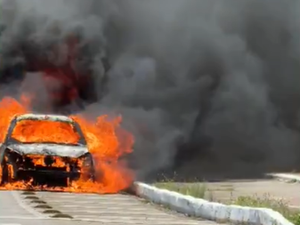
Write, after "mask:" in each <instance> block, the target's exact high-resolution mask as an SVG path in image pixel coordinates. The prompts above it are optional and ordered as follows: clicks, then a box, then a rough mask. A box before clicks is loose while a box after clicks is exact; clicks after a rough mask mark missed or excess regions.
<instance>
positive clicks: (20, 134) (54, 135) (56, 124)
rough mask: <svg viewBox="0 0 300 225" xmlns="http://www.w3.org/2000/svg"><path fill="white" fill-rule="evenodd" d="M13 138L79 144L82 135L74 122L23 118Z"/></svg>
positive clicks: (32, 141)
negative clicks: (77, 130) (75, 127)
mask: <svg viewBox="0 0 300 225" xmlns="http://www.w3.org/2000/svg"><path fill="white" fill-rule="evenodd" d="M11 138H12V139H13V140H15V141H18V142H21V143H25V144H26V143H56V144H71V145H79V144H80V143H79V141H80V135H79V134H78V132H76V130H75V129H74V126H73V124H71V123H67V122H61V121H48V120H21V121H18V122H17V123H16V126H15V127H14V129H13V132H12V134H11Z"/></svg>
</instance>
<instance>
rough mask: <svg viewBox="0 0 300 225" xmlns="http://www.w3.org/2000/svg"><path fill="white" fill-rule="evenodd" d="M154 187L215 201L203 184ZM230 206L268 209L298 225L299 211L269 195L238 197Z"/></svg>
mask: <svg viewBox="0 0 300 225" xmlns="http://www.w3.org/2000/svg"><path fill="white" fill-rule="evenodd" d="M155 186H156V187H158V188H162V189H167V190H170V191H175V192H178V193H181V194H184V195H190V196H193V197H196V198H206V199H207V200H210V201H216V199H215V198H214V196H213V193H212V192H211V191H210V190H208V189H207V187H206V185H205V184H203V183H174V182H163V183H156V184H155ZM225 191H226V190H225ZM227 191H231V192H232V191H233V189H229V188H228V190H227ZM231 204H235V205H240V206H250V207H260V208H270V209H273V210H275V211H277V212H279V213H280V214H282V215H283V216H284V217H285V218H286V219H288V220H289V221H291V222H292V223H294V224H295V225H300V212H299V211H296V210H292V209H290V208H289V207H288V204H287V202H284V201H283V200H277V199H273V198H271V196H269V195H264V196H263V197H258V196H240V197H238V198H237V199H235V200H232V201H231Z"/></svg>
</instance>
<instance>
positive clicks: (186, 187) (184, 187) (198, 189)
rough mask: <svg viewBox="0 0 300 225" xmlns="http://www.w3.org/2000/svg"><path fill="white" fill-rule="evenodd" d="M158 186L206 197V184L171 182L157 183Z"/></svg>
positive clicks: (197, 196)
mask: <svg viewBox="0 0 300 225" xmlns="http://www.w3.org/2000/svg"><path fill="white" fill-rule="evenodd" d="M155 186H156V187H158V188H162V189H167V190H170V191H175V192H178V193H181V194H184V195H190V196H193V197H196V198H204V195H205V192H206V186H205V184H199V183H191V184H176V183H171V182H165V183H157V184H155Z"/></svg>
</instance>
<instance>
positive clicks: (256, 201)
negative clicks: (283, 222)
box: [232, 195, 300, 225]
mask: <svg viewBox="0 0 300 225" xmlns="http://www.w3.org/2000/svg"><path fill="white" fill-rule="evenodd" d="M232 203H233V204H236V205H241V206H250V207H260V208H270V209H273V210H275V211H277V212H279V213H280V214H281V215H283V216H284V217H285V218H286V219H288V220H289V221H291V222H292V223H294V224H295V225H300V212H299V211H296V210H291V209H290V208H289V207H288V203H287V202H284V201H283V200H276V199H272V198H271V196H269V195H265V196H263V197H258V196H253V197H251V196H240V197H238V198H237V199H236V200H235V201H233V202H232Z"/></svg>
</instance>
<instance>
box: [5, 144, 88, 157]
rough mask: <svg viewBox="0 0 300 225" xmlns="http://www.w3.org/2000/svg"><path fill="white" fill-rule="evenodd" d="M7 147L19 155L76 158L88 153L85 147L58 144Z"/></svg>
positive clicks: (12, 145)
mask: <svg viewBox="0 0 300 225" xmlns="http://www.w3.org/2000/svg"><path fill="white" fill-rule="evenodd" d="M7 147H8V148H9V149H11V150H12V151H14V152H17V153H19V154H20V155H51V156H60V157H71V158H78V157H80V156H82V155H84V154H85V153H87V152H88V149H87V147H86V146H72V145H60V144H11V145H9V146H7Z"/></svg>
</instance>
